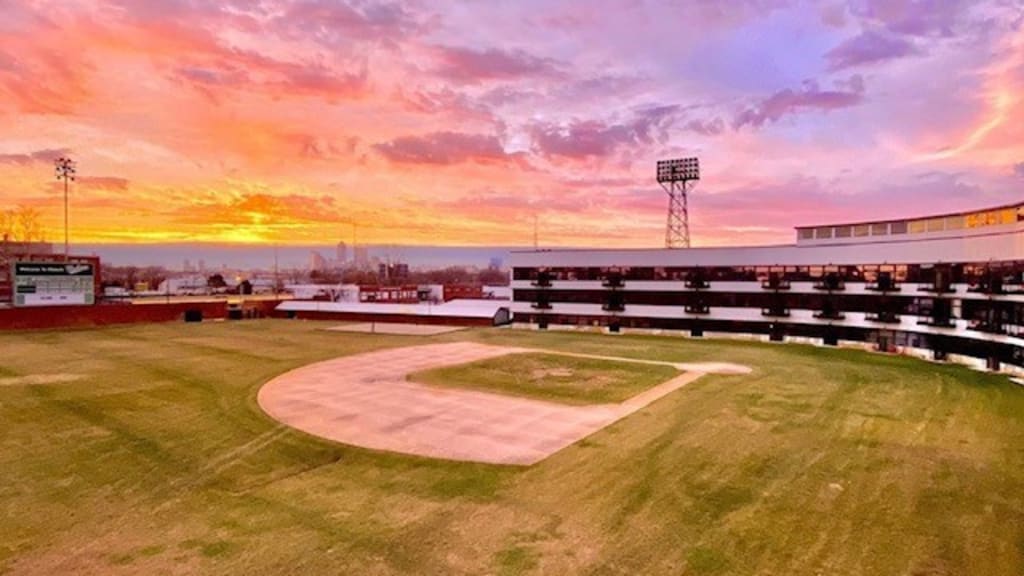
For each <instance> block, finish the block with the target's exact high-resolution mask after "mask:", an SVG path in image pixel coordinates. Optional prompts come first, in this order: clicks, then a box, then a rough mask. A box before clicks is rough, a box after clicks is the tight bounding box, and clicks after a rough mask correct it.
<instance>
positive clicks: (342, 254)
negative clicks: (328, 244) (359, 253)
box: [334, 242, 348, 266]
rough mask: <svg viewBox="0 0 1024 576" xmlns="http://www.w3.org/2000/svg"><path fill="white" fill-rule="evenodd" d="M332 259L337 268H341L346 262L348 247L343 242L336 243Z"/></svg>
mask: <svg viewBox="0 0 1024 576" xmlns="http://www.w3.org/2000/svg"><path fill="white" fill-rule="evenodd" d="M334 259H335V261H336V263H337V265H338V266H343V265H344V264H345V262H347V261H348V245H347V244H345V243H344V242H338V247H337V248H335V252H334Z"/></svg>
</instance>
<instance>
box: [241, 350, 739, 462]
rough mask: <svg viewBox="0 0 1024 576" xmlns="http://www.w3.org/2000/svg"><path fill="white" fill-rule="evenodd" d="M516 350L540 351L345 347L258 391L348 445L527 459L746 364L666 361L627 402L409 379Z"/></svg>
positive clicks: (292, 420)
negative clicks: (585, 402)
mask: <svg viewBox="0 0 1024 576" xmlns="http://www.w3.org/2000/svg"><path fill="white" fill-rule="evenodd" d="M518 352H541V351H540V350H533V349H528V348H513V347H504V346H489V345H485V344H477V343H472V342H454V343H445V344H429V345H425V346H413V347H406V348H393V349H388V350H381V351H376V352H368V353H364V354H357V355H354V356H345V357H342V358H337V359H334V360H327V361H325V362H318V363H316V364H310V365H308V366H303V367H301V368H298V369H296V370H292V371H291V372H288V373H285V374H283V375H281V376H278V377H277V378H274V379H273V380H271V381H270V382H268V383H267V384H265V385H264V386H263V387H262V388H261V389H260V391H259V395H258V397H257V400H258V402H259V405H260V407H261V408H262V409H263V410H264V411H265V412H266V413H267V414H269V415H270V416H271V417H273V418H274V419H276V420H278V421H279V422H282V423H284V424H287V425H288V426H292V427H294V428H297V429H299V430H302V431H305V432H308V433H310V434H313V435H316V436H320V437H322V438H327V439H330V440H335V441H338V442H342V443H345V444H352V445H356V446H362V447H365V448H372V449H377V450H388V451H392V452H401V453H406V454H415V455H420V456H428V457H433V458H444V459H450V460H464V461H472V462H486V463H493V464H517V465H529V464H534V463H536V462H539V461H541V460H543V459H544V458H546V457H548V456H550V455H551V454H554V453H555V452H557V451H559V450H561V449H562V448H565V447H566V446H569V445H570V444H573V443H574V442H577V441H578V440H580V439H582V438H585V437H586V436H588V435H590V434H592V433H594V432H596V431H598V430H600V429H602V428H604V427H605V426H608V425H609V424H611V423H613V422H615V421H616V420H619V419H620V418H623V417H625V416H627V415H629V414H632V413H633V412H635V411H637V410H639V409H641V408H643V407H644V406H647V405H648V404H650V403H651V402H653V401H655V400H657V399H658V398H661V397H663V396H665V395H666V394H669V393H671V392H673V391H675V390H677V389H679V388H680V387H682V386H684V385H686V384H687V383H689V382H692V381H693V380H695V379H697V378H699V377H700V376H701V375H702V374H705V373H709V372H714V373H730V374H736V373H746V372H749V370H748V369H747V368H745V367H742V366H737V365H733V364H724V363H709V364H671V363H665V364H669V365H671V366H674V367H676V368H678V369H680V370H684V372H682V373H681V374H680V375H679V376H676V377H675V378H672V379H670V380H668V381H666V382H663V383H662V384H659V385H658V386H655V387H653V388H651V389H649V390H647V391H645V392H643V393H641V394H638V395H637V396H634V397H633V398H630V399H629V400H627V401H625V402H623V403H621V404H599V405H589V406H569V405H564V404H558V403H554V402H546V401H542V400H534V399H529V398H521V397H516V396H506V395H502V394H494V393H489V392H477V391H472V390H463V389H446V388H436V387H431V386H425V385H422V384H417V383H414V382H409V381H408V380H407V376H408V375H409V374H410V373H412V372H417V371H420V370H426V369H430V368H437V367H441V366H450V365H456V364H465V363H468V362H474V361H477V360H484V359H487V358H494V357H498V356H504V355H506V354H513V353H518ZM543 352H544V353H547V354H559V353H558V352H552V351H546V350H545V351H543ZM566 355H570V356H575V354H568V353H566ZM578 356H585V355H582V354H580V355H578ZM608 359H610V360H617V361H622V362H637V360H632V359H627V358H608ZM645 362H649V361H645Z"/></svg>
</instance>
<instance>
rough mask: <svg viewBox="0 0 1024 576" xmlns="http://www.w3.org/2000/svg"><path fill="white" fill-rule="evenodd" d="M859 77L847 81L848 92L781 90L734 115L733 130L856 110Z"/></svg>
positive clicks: (811, 87)
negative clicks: (819, 112) (806, 113)
mask: <svg viewBox="0 0 1024 576" xmlns="http://www.w3.org/2000/svg"><path fill="white" fill-rule="evenodd" d="M859 78H860V77H858V76H854V77H853V78H851V80H850V82H849V84H850V87H849V89H846V90H844V89H839V90H821V89H819V88H818V85H817V83H815V82H808V83H805V84H804V87H803V89H802V90H799V91H794V90H791V89H788V88H787V89H786V90H782V91H779V92H776V93H775V94H772V95H771V96H769V97H768V98H766V99H764V100H762V101H761V102H760V103H758V104H757V105H755V106H752V107H750V108H747V109H745V110H743V111H742V112H740V113H739V114H737V115H736V117H735V118H734V119H733V122H732V125H733V128H734V129H737V130H738V129H740V128H742V127H744V126H748V125H749V126H753V127H755V128H760V127H761V126H763V125H764V124H765V123H767V122H777V121H778V120H779V119H781V118H782V117H783V116H787V115H789V114H795V113H797V112H800V111H802V110H826V111H827V110H837V109H840V108H849V107H851V106H856V105H857V104H860V103H861V102H863V101H864V83H863V80H862V79H859Z"/></svg>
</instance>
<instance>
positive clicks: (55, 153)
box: [0, 148, 71, 166]
mask: <svg viewBox="0 0 1024 576" xmlns="http://www.w3.org/2000/svg"><path fill="white" fill-rule="evenodd" d="M70 153H71V151H70V150H68V149H67V148H46V149H44V150H36V151H34V152H26V153H22V154H0V164H9V165H11V164H13V165H16V166H27V165H29V164H34V163H36V162H40V163H50V162H53V161H54V160H56V159H57V158H60V157H61V156H67V155H68V154H70Z"/></svg>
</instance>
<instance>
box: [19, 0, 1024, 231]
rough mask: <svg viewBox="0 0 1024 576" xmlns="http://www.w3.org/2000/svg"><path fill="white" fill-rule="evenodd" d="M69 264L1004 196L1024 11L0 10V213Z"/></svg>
mask: <svg viewBox="0 0 1024 576" xmlns="http://www.w3.org/2000/svg"><path fill="white" fill-rule="evenodd" d="M61 154H68V155H70V156H72V157H73V158H74V159H75V160H76V161H78V163H79V176H80V178H79V180H78V181H77V182H76V184H75V186H74V188H73V190H72V223H73V232H72V239H73V241H80V242H91V243H125V242H242V243H285V244H313V243H324V244H327V243H331V242H334V241H335V240H336V239H339V238H340V239H345V240H349V239H350V238H351V235H352V230H351V225H350V222H357V223H359V230H358V234H359V239H360V241H363V242H373V243H392V244H443V245H459V244H468V245H481V244H492V245H514V244H518V245H526V244H530V243H532V238H533V221H534V217H537V219H538V222H539V228H540V236H541V238H542V240H543V242H544V243H545V244H547V245H572V246H651V245H655V246H656V245H659V244H661V243H662V242H663V238H664V220H665V209H666V198H665V194H664V192H663V191H662V190H661V189H660V188H659V187H658V185H657V183H656V182H655V181H654V163H655V161H656V160H657V159H660V158H669V157H675V156H688V155H696V156H699V157H700V159H701V164H702V168H703V178H704V179H703V181H702V182H701V183H700V184H699V186H698V187H697V189H696V191H695V192H694V194H693V196H692V197H691V198H692V200H691V205H692V214H691V218H692V227H693V236H694V239H695V244H698V245H700V244H704V245H711V244H748V243H762V242H782V241H789V240H791V238H792V236H793V233H792V227H793V226H794V225H802V224H810V223H814V222H817V221H842V220H853V219H870V218H881V217H899V216H907V215H913V214H916V213H927V212H937V211H945V210H954V209H965V208H970V207H980V206H985V205H990V204H999V203H1002V202H1011V201H1017V200H1021V199H1022V198H1024V2H1022V1H1021V0H991V1H959V0H917V1H901V0H849V1H846V2H842V1H824V2H789V1H786V0H742V1H741V0H732V1H729V2H717V1H712V0H689V1H678V2H677V1H669V0H663V1H653V0H652V1H641V0H622V1H588V2H583V1H580V2H571V3H570V2H555V1H531V0H516V1H475V2H468V1H467V2H451V1H445V0H431V1H426V0H424V1H416V2H396V3H391V2H376V1H372V0H368V1H356V0H353V1H351V2H342V1H340V0H339V1H328V0H320V1H317V0H298V1H272V0H264V1H261V2H248V1H235V2H231V1H222V2H212V1H211V2H201V1H189V0H139V1H127V0H126V1H116V0H62V1H60V2H45V1H40V2H36V1H31V0H0V209H3V208H11V207H15V206H19V205H24V206H32V207H36V208H38V209H39V210H40V211H41V212H42V215H43V219H44V224H45V226H46V229H47V238H48V239H49V240H53V241H60V240H62V232H61V223H62V192H61V188H60V186H59V184H58V183H57V182H56V180H55V179H54V176H53V166H52V161H53V159H54V157H56V156H59V155H61Z"/></svg>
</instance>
